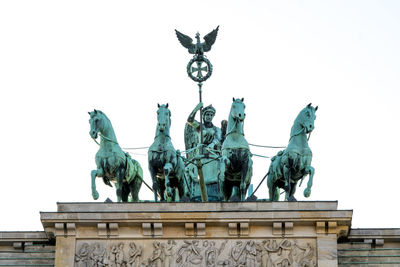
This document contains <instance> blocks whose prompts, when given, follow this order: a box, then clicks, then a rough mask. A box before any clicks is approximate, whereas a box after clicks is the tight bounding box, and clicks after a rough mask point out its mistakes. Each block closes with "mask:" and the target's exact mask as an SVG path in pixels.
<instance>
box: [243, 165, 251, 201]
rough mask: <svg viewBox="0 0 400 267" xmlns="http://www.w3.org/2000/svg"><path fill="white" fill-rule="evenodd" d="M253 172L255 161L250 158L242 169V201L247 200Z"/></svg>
mask: <svg viewBox="0 0 400 267" xmlns="http://www.w3.org/2000/svg"><path fill="white" fill-rule="evenodd" d="M252 172H253V161H252V160H251V158H250V157H248V159H247V160H246V162H245V163H244V168H242V173H241V179H240V199H241V200H242V201H244V200H245V198H246V194H247V189H248V188H249V185H250V182H251V176H252Z"/></svg>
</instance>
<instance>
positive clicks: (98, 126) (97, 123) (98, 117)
mask: <svg viewBox="0 0 400 267" xmlns="http://www.w3.org/2000/svg"><path fill="white" fill-rule="evenodd" d="M88 113H89V115H90V119H89V124H90V131H89V134H90V136H91V137H92V138H93V139H97V134H98V133H99V132H102V131H103V129H104V127H105V125H104V113H103V112H102V111H100V110H96V109H95V110H93V111H92V112H88Z"/></svg>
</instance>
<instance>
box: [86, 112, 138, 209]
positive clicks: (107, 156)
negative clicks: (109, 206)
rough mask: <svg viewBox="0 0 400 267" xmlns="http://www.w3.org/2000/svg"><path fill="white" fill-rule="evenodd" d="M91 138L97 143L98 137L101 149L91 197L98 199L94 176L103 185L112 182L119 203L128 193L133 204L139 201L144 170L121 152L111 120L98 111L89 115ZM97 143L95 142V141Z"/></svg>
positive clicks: (124, 200)
mask: <svg viewBox="0 0 400 267" xmlns="http://www.w3.org/2000/svg"><path fill="white" fill-rule="evenodd" d="M89 115H90V120H89V123H90V132H89V134H90V136H91V137H92V138H93V139H94V140H95V141H96V139H97V136H98V135H100V139H101V140H100V144H99V145H100V148H99V151H98V152H97V153H96V165H97V168H96V170H93V171H92V173H91V176H92V196H93V199H95V200H96V199H98V198H99V193H98V192H97V190H96V177H102V178H103V181H104V183H105V184H106V185H109V186H111V183H110V181H112V182H114V184H115V187H116V188H117V198H118V202H120V201H121V200H122V201H123V202H127V201H128V196H129V194H131V196H132V200H133V201H139V197H138V194H139V190H140V187H141V186H142V181H143V170H142V167H141V166H140V164H139V163H138V162H137V161H136V160H134V159H132V158H131V157H130V155H129V154H128V153H124V151H122V149H121V147H120V146H119V144H118V142H117V138H116V136H115V133H114V129H113V127H112V125H111V121H110V120H109V119H108V118H107V116H106V114H104V113H103V112H102V111H100V110H94V111H92V112H89ZM96 143H97V141H96Z"/></svg>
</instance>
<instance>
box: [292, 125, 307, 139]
mask: <svg viewBox="0 0 400 267" xmlns="http://www.w3.org/2000/svg"><path fill="white" fill-rule="evenodd" d="M302 126H303V125H302ZM304 129H305V128H304V126H303V128H301V130H300V131H299V132H297V133H295V134H294V135H292V136H290V139H289V141H290V140H292V138H293V137H295V136H298V135H300V134H302V133H303V132H304ZM311 133H312V132H310V133H309V134H308V137H307V141H309V140H310V136H311Z"/></svg>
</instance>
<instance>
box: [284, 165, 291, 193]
mask: <svg viewBox="0 0 400 267" xmlns="http://www.w3.org/2000/svg"><path fill="white" fill-rule="evenodd" d="M283 178H284V179H285V186H284V189H285V200H288V199H289V197H290V196H291V195H290V191H291V187H290V169H289V168H288V167H287V166H286V165H285V166H283Z"/></svg>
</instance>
